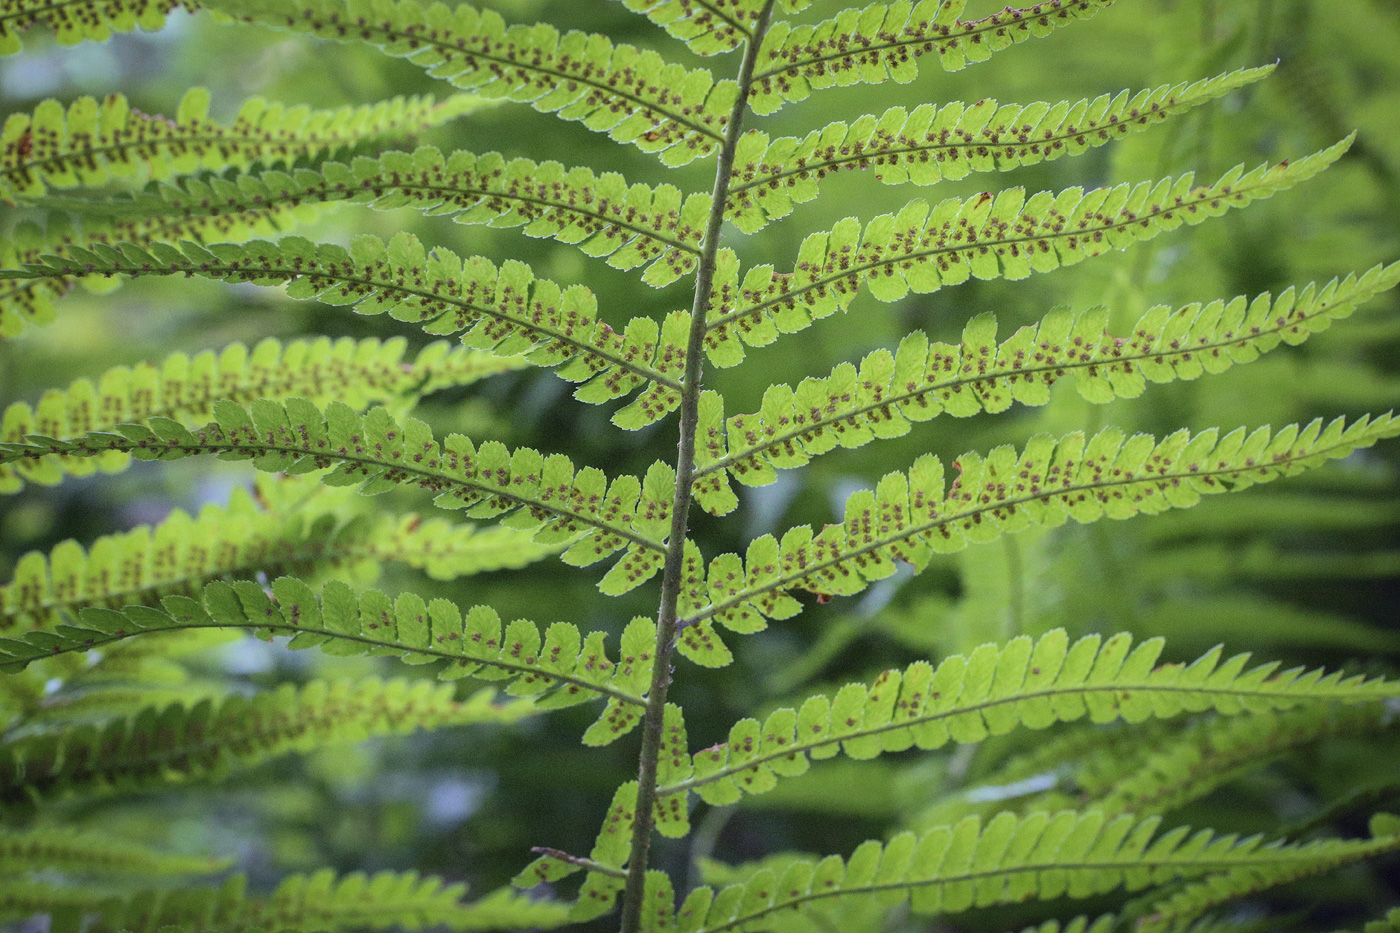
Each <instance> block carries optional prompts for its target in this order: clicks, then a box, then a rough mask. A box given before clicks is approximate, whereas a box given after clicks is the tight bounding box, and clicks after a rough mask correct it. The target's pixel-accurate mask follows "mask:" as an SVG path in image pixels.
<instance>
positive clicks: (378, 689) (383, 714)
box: [0, 680, 536, 802]
mask: <svg viewBox="0 0 1400 933" xmlns="http://www.w3.org/2000/svg"><path fill="white" fill-rule="evenodd" d="M453 693H454V689H453V687H452V685H450V684H434V683H431V682H430V681H422V680H417V681H410V680H383V681H381V680H363V681H360V682H358V683H356V682H353V681H348V680H336V681H315V682H312V683H310V684H307V685H306V686H304V687H301V688H297V687H294V686H292V685H290V684H288V685H284V686H282V687H279V688H278V689H276V690H272V691H269V692H265V693H259V694H254V695H252V696H247V697H245V696H239V695H231V696H227V697H224V698H222V699H221V700H220V701H218V702H212V703H209V702H206V703H200V704H197V705H195V706H193V707H189V708H187V707H184V706H179V705H177V706H169V707H165V708H164V709H160V708H157V707H147V708H146V709H144V710H142V711H141V712H140V713H138V714H137V715H135V716H132V717H129V718H123V719H119V720H117V721H115V722H111V723H108V724H107V725H106V726H104V727H102V728H101V729H96V728H92V727H87V726H78V727H75V728H69V729H62V730H58V731H54V732H48V733H44V734H40V735H33V736H26V737H22V738H19V739H15V740H13V741H10V742H5V743H3V744H0V800H9V801H11V802H14V801H18V800H20V799H23V798H25V797H32V798H35V799H42V798H51V797H57V796H61V795H67V794H94V793H107V792H110V791H115V790H129V789H132V788H138V787H150V786H158V785H161V784H167V783H170V782H172V781H187V780H195V779H202V778H212V779H221V778H223V777H225V776H226V775H227V774H228V772H229V771H231V770H233V769H235V768H243V767H249V766H252V765H255V764H258V763H260V762H262V761H266V760H268V759H270V758H274V757H276V756H278V755H283V754H286V753H288V752H300V753H305V752H309V751H311V750H313V749H317V748H322V747H325V746H327V745H336V744H343V743H347V742H359V741H363V740H364V739H366V738H368V737H370V736H375V735H406V734H408V733H410V732H413V731H415V730H418V729H440V728H444V727H446V726H454V725H473V724H479V723H511V722H517V721H519V720H520V719H521V718H523V717H526V716H530V715H533V714H534V713H535V712H536V707H535V704H534V703H533V702H531V701H529V700H526V699H520V700H512V701H508V702H506V703H503V704H502V703H496V702H494V701H493V697H494V695H495V691H494V690H489V689H488V690H482V691H479V692H478V693H476V694H474V695H473V696H472V697H471V698H469V699H467V700H461V701H459V700H456V699H454V698H453Z"/></svg>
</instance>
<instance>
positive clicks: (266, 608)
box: [0, 577, 655, 745]
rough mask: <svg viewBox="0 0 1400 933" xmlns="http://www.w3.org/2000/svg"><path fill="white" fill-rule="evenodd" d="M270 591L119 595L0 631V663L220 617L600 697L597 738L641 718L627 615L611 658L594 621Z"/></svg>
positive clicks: (552, 694) (639, 680)
mask: <svg viewBox="0 0 1400 933" xmlns="http://www.w3.org/2000/svg"><path fill="white" fill-rule="evenodd" d="M272 596H273V597H275V598H276V602H274V601H273V599H272V598H270V597H269V595H268V594H267V592H266V591H264V589H263V588H262V587H261V586H259V585H258V584H256V583H253V582H250V581H241V582H236V583H231V584H230V583H223V582H216V583H211V584H209V585H207V586H206V587H205V588H204V590H203V592H202V593H200V594H198V595H197V596H195V597H189V596H167V597H165V598H164V599H162V600H161V605H162V606H163V607H164V609H156V608H154V607H149V606H127V607H126V608H124V609H122V610H120V611H117V610H113V609H86V610H84V611H83V612H82V613H80V614H79V615H78V618H77V619H76V620H74V621H72V622H69V623H67V624H62V625H56V626H53V627H51V628H49V629H47V630H41V631H34V632H29V633H25V634H22V635H19V636H18V637H15V638H12V639H0V670H19V669H22V668H23V667H25V666H26V665H28V664H30V663H32V662H33V661H36V660H39V659H41V658H45V657H51V656H54V655H59V654H64V653H69V652H75V651H87V650H89V649H92V648H102V647H104V646H107V645H111V644H113V643H115V642H120V641H122V640H123V639H126V638H131V637H135V636H137V635H151V634H156V633H163V632H175V631H189V630H192V629H205V628H230V629H241V630H244V631H252V632H254V633H255V634H258V635H261V636H263V637H272V636H275V635H288V636H291V637H292V641H291V643H290V644H291V647H292V648H310V647H317V646H320V647H322V649H323V650H324V651H326V652H327V653H331V654H338V655H359V654H376V655H394V656H397V657H400V658H402V659H403V660H404V661H405V662H407V663H412V664H430V663H433V662H434V661H447V662H449V663H448V665H447V666H446V667H444V668H443V670H442V671H441V677H442V678H444V679H446V678H460V677H480V678H484V679H489V680H511V681H512V683H511V684H510V685H509V692H510V693H511V694H512V695H518V696H538V695H539V694H547V695H546V696H543V697H539V698H538V699H537V700H536V701H535V707H536V708H539V709H557V708H562V707H565V706H573V705H576V704H579V703H585V702H587V701H589V700H592V699H596V698H598V697H607V698H608V700H609V702H608V705H607V708H606V709H605V710H604V711H603V714H602V715H601V717H600V718H599V720H598V722H596V723H595V724H594V725H593V727H592V728H590V730H589V731H588V732H587V733H586V734H585V736H584V740H585V741H586V742H588V743H589V744H594V745H601V744H605V743H606V742H610V741H612V740H613V739H614V738H616V737H617V736H620V735H623V734H625V733H626V732H627V731H628V730H630V729H631V728H632V727H634V726H635V725H636V724H637V723H638V722H640V721H641V711H642V709H643V708H644V707H645V705H646V703H645V701H644V700H643V699H642V697H641V692H642V691H644V690H645V689H646V686H647V684H648V683H649V682H650V677H651V643H650V642H648V641H647V640H646V639H648V638H654V635H655V631H654V627H653V626H652V624H651V623H649V622H647V621H646V620H645V619H640V618H638V619H634V620H632V622H631V623H630V624H629V625H628V626H627V628H626V629H625V630H624V631H623V635H622V653H621V654H620V655H619V660H618V661H617V662H616V663H614V662H612V661H609V660H608V658H607V656H606V653H605V651H604V647H603V635H602V633H598V632H595V633H592V634H590V635H589V636H588V637H587V638H586V639H585V638H582V637H581V636H580V634H579V631H578V629H577V628H576V627H575V626H573V625H570V624H568V623H564V622H559V623H555V624H553V625H551V626H549V627H548V629H546V630H545V631H544V633H543V634H541V632H540V629H539V627H538V626H536V625H535V624H534V623H531V622H527V621H524V620H517V621H514V622H511V623H510V624H509V625H508V626H506V627H505V631H504V634H503V633H502V623H501V618H500V616H499V615H497V614H496V612H495V611H494V610H492V609H490V608H489V607H486V606H476V607H473V608H472V609H470V610H468V611H467V612H466V614H465V616H464V615H463V613H462V611H461V610H460V609H459V608H458V607H457V606H455V605H453V604H452V603H449V602H447V601H446V600H442V599H434V600H432V601H431V602H428V603H425V602H424V601H423V600H422V599H421V598H420V597H418V596H415V595H413V594H410V593H405V594H402V595H400V596H399V597H398V598H397V599H391V598H390V597H388V596H386V595H385V594H383V593H381V592H378V591H376V590H366V591H365V592H363V593H360V594H358V595H357V594H356V593H355V592H354V591H353V590H351V589H350V587H349V586H348V585H346V584H345V583H343V582H341V581H339V580H332V581H330V582H329V583H327V584H326V585H325V587H324V588H323V590H322V592H321V594H320V595H319V596H317V595H316V593H315V592H314V591H313V590H312V589H311V587H309V586H308V585H307V584H306V583H305V582H303V581H301V580H298V579H297V578H295V577H279V578H278V579H277V580H275V581H274V582H273V584H272Z"/></svg>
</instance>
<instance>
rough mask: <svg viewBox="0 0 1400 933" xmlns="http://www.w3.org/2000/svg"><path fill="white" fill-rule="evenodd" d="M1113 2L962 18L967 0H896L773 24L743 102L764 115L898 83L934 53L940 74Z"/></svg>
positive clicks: (1075, 0)
mask: <svg viewBox="0 0 1400 933" xmlns="http://www.w3.org/2000/svg"><path fill="white" fill-rule="evenodd" d="M1112 3H1113V0H1041V2H1039V3H1036V4H1034V5H1032V6H1029V7H1025V8H1022V9H1014V8H1012V7H1007V8H1006V9H1005V10H1002V11H1001V12H999V13H993V14H992V15H991V16H987V17H984V18H983V19H978V20H972V21H970V22H963V21H961V20H959V19H958V16H959V14H961V13H962V11H963V9H964V8H966V6H967V0H920V2H918V3H914V2H911V0H897V2H894V3H876V4H872V5H870V6H868V7H865V8H860V7H853V8H850V9H846V10H842V11H841V12H840V13H838V14H837V15H836V16H835V17H834V18H832V19H829V20H825V21H823V22H821V23H817V24H815V25H812V26H793V25H791V24H789V23H785V22H780V23H775V24H774V26H773V29H772V30H770V31H769V33H768V35H767V37H766V38H765V39H764V42H763V46H762V48H761V50H760V52H759V59H758V68H757V70H756V72H755V74H754V90H753V93H752V94H751V95H750V97H749V103H750V104H751V106H752V107H753V109H754V112H756V113H764V114H766V113H772V112H774V111H776V110H777V109H778V108H780V107H782V106H783V104H784V103H786V102H788V101H798V100H805V99H806V98H807V97H808V96H809V95H810V94H811V93H812V91H814V90H821V89H823V88H829V87H843V86H846V85H852V84H880V83H882V82H884V81H888V80H894V81H898V82H899V83H901V84H906V83H908V82H910V81H912V80H914V78H915V77H916V76H917V75H918V71H919V66H918V60H919V59H920V58H921V57H923V56H924V55H927V54H929V53H931V52H932V53H936V54H937V55H938V64H939V65H940V66H941V67H942V68H943V70H945V71H958V70H960V69H961V68H963V67H964V66H965V65H967V64H969V63H972V62H981V61H985V60H986V59H988V58H990V57H991V56H992V53H993V52H998V51H1001V50H1002V49H1004V48H1007V47H1009V46H1011V45H1013V44H1015V43H1017V42H1024V41H1025V40H1026V39H1029V38H1031V37H1032V36H1044V35H1048V34H1049V33H1051V32H1052V31H1054V30H1055V29H1058V28H1059V27H1060V26H1064V25H1067V24H1069V23H1071V22H1074V21H1076V20H1081V19H1087V18H1088V17H1090V16H1093V15H1094V14H1095V13H1097V12H1098V11H1099V10H1102V9H1104V8H1105V7H1108V6H1110V5H1112Z"/></svg>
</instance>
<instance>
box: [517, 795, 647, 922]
mask: <svg viewBox="0 0 1400 933" xmlns="http://www.w3.org/2000/svg"><path fill="white" fill-rule="evenodd" d="M636 812H637V782H636V781H628V782H627V783H626V784H623V785H622V786H621V787H619V788H618V789H617V790H616V791H615V792H614V793H613V799H612V803H611V804H610V805H609V806H608V812H607V816H606V817H605V818H604V820H603V826H602V828H601V829H600V830H598V838H597V841H596V842H594V844H593V851H592V852H590V853H589V857H588V858H587V859H580V858H574V857H572V856H568V855H566V854H565V853H562V852H556V851H553V850H545V851H544V853H543V854H542V855H541V856H540V857H539V858H537V859H535V860H534V861H533V862H531V863H530V864H529V865H527V866H525V868H524V869H522V870H521V871H520V873H519V874H517V875H516V876H515V877H514V878H513V879H512V880H511V884H513V885H515V886H516V887H518V888H533V887H536V886H538V885H540V884H548V883H552V882H555V881H558V880H560V879H562V878H567V877H569V876H570V875H572V874H576V873H577V872H579V871H583V870H584V869H587V870H588V875H587V877H586V878H585V879H584V883H583V887H582V889H581V890H580V891H579V896H578V900H577V901H576V902H575V903H574V906H573V909H572V910H571V911H570V913H569V917H570V919H571V920H574V921H578V922H582V921H587V920H593V919H595V918H597V917H601V916H603V915H604V914H606V913H607V912H608V911H610V910H612V907H613V904H614V902H615V901H616V900H617V895H618V894H620V893H621V892H622V889H623V885H624V883H625V879H626V877H627V873H626V870H625V869H626V865H627V860H628V859H629V858H630V857H631V855H632V825H633V823H634V821H635V818H636V816H635V815H636ZM672 905H674V901H673V902H672ZM672 905H668V907H671V909H674V908H673V906H672Z"/></svg>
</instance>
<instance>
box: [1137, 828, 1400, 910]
mask: <svg viewBox="0 0 1400 933" xmlns="http://www.w3.org/2000/svg"><path fill="white" fill-rule="evenodd" d="M1370 829H1371V838H1370V839H1322V840H1318V841H1316V842H1306V843H1302V844H1294V845H1279V844H1274V845H1273V846H1268V847H1265V848H1264V849H1262V850H1260V854H1261V855H1266V856H1272V857H1271V858H1269V857H1266V858H1263V859H1261V860H1259V861H1258V862H1257V863H1254V864H1251V863H1249V862H1247V863H1246V864H1244V865H1240V866H1238V867H1234V868H1228V869H1227V870H1225V871H1221V872H1219V873H1218V874H1212V875H1209V876H1207V877H1205V878H1202V879H1201V880H1200V881H1196V882H1193V883H1191V884H1188V885H1186V886H1185V887H1184V888H1182V889H1181V890H1180V891H1178V892H1177V893H1175V894H1173V895H1172V896H1170V897H1168V898H1166V899H1165V900H1162V901H1160V902H1158V903H1156V904H1154V905H1153V906H1152V907H1151V908H1150V913H1148V914H1147V915H1146V916H1145V917H1142V918H1140V919H1139V920H1138V921H1137V923H1136V925H1135V927H1134V929H1135V930H1136V931H1138V933H1168V931H1170V930H1176V929H1179V928H1181V927H1182V926H1184V925H1185V924H1186V923H1188V922H1189V921H1191V920H1194V919H1196V918H1197V917H1200V916H1201V915H1202V914H1204V913H1206V912H1207V911H1210V910H1212V909H1214V908H1216V907H1219V906H1220V905H1222V904H1227V903H1229V902H1230V901H1232V900H1235V899H1237V898H1241V897H1246V896H1248V895H1251V894H1256V893H1258V892H1260V891H1264V890H1267V889H1269V888H1273V887H1277V886H1278V885H1281V884H1288V883H1289V882H1292V881H1298V880H1300V879H1302V878H1307V877H1311V876H1313V875H1321V874H1324V873H1326V872H1329V871H1335V870H1337V869H1338V868H1342V867H1344V866H1346V865H1352V864H1355V863H1356V862H1360V861H1364V860H1366V859H1371V858H1377V857H1379V856H1382V855H1389V854H1391V853H1394V852H1396V851H1398V850H1400V817H1395V816H1392V815H1390V814H1388V813H1378V814H1376V815H1375V816H1374V817H1372V819H1371V827H1370Z"/></svg>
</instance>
